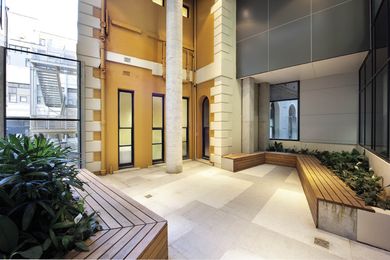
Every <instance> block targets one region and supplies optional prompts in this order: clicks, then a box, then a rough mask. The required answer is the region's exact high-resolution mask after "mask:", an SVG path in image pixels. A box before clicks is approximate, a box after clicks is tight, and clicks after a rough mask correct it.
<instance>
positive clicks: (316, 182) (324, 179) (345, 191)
mask: <svg viewBox="0 0 390 260" xmlns="http://www.w3.org/2000/svg"><path fill="white" fill-rule="evenodd" d="M297 170H298V173H299V178H300V180H301V183H302V187H303V190H304V192H305V195H306V198H307V201H308V203H309V206H310V210H311V214H312V216H313V220H314V222H315V224H316V226H317V227H318V224H319V212H318V211H319V210H318V208H319V201H325V202H329V203H333V204H337V205H340V206H346V207H349V208H353V209H361V210H367V211H371V212H374V210H373V209H372V208H371V207H368V206H366V205H365V202H364V201H363V200H362V199H361V198H360V197H358V196H357V195H356V193H355V192H354V191H353V190H352V189H351V188H349V187H348V186H347V185H346V184H345V183H344V182H343V181H342V180H340V179H339V178H338V177H337V176H336V175H335V174H334V173H333V172H332V171H331V170H329V169H328V168H327V167H326V166H324V165H322V164H321V162H320V161H319V160H318V159H317V158H315V157H314V156H309V155H298V156H297Z"/></svg>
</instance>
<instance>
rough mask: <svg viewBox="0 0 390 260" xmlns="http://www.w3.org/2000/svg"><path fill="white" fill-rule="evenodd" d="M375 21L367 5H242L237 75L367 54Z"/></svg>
mask: <svg viewBox="0 0 390 260" xmlns="http://www.w3.org/2000/svg"><path fill="white" fill-rule="evenodd" d="M369 19H370V15H369V1H367V0H337V1H334V0H333V1H324V0H278V1H275V0H274V1H271V0H240V1H237V72H238V73H237V75H238V77H239V78H242V77H246V76H250V75H255V74H259V73H262V72H266V71H273V70H276V69H280V68H286V67H290V66H294V65H299V64H304V63H309V62H313V61H318V60H324V59H329V58H332V57H337V56H342V55H346V54H351V53H356V52H360V51H364V50H367V49H368V48H369ZM286 57H288V59H287V58H286Z"/></svg>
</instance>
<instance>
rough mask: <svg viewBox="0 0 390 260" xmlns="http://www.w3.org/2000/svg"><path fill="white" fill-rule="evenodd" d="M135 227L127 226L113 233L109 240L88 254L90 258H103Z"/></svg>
mask: <svg viewBox="0 0 390 260" xmlns="http://www.w3.org/2000/svg"><path fill="white" fill-rule="evenodd" d="M133 228H134V227H125V228H121V229H120V230H119V231H118V232H117V233H116V234H115V235H113V236H112V237H111V238H110V239H109V240H107V241H106V242H105V243H104V244H101V245H100V247H98V248H96V249H95V250H93V251H92V252H90V254H89V255H88V258H92V259H98V258H102V257H101V256H102V255H103V254H104V253H106V252H107V251H108V250H110V249H111V248H112V247H114V246H115V244H116V243H118V242H119V241H120V240H121V239H123V238H124V237H125V235H126V234H127V233H128V232H129V231H130V230H131V229H133Z"/></svg>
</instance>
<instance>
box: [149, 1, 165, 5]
mask: <svg viewBox="0 0 390 260" xmlns="http://www.w3.org/2000/svg"><path fill="white" fill-rule="evenodd" d="M152 1H153V3H155V4H158V5H161V6H164V0H152Z"/></svg>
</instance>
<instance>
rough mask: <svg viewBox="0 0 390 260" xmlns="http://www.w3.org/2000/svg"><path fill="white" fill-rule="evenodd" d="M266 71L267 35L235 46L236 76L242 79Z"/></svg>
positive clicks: (260, 35) (258, 36) (261, 35)
mask: <svg viewBox="0 0 390 260" xmlns="http://www.w3.org/2000/svg"><path fill="white" fill-rule="evenodd" d="M267 70H268V33H267V32H265V33H262V34H259V35H257V36H255V37H253V38H250V39H247V40H244V41H241V42H239V43H238V44H237V76H238V78H242V77H245V76H249V75H254V74H258V73H261V72H265V71H267Z"/></svg>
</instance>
